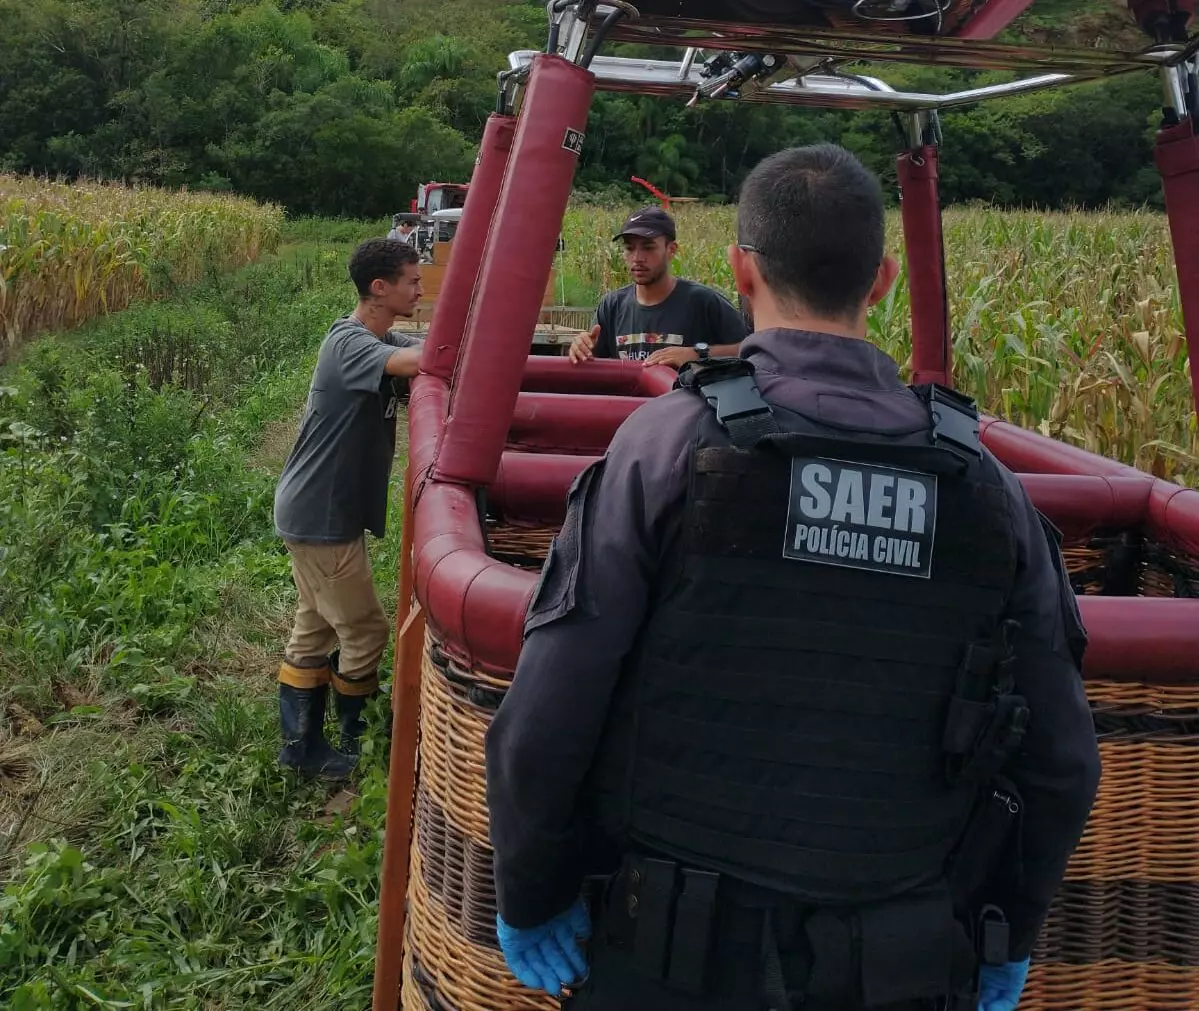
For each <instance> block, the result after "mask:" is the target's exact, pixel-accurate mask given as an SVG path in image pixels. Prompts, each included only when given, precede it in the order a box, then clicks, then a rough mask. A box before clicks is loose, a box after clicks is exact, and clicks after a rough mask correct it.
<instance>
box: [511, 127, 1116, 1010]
mask: <svg viewBox="0 0 1199 1011" xmlns="http://www.w3.org/2000/svg"><path fill="white" fill-rule="evenodd" d="M737 228H738V243H737V245H736V246H735V247H731V248H730V251H729V256H730V260H731V263H732V267H733V272H734V275H735V277H736V281H737V287H738V289H739V291H740V292H741V293H742V295H744V296H746V297H747V299H748V300H750V301H751V302H752V304H753V313H754V323H755V332H754V333H753V334H752V335H751V336H750V337H748V338H747V339H746V341H745V343H744V344H743V345H742V352H741V357H740V358H725V359H716V358H711V359H709V360H707V361H700V362H697V363H693V364H689V365H687V366H686V367H685V368H684V370H683V371H682V372H681V373H680V377H679V387H680V388H679V389H676V390H675V391H674V392H672V393H670V394H668V395H667V396H664V397H659V398H656V399H654V400H652V401H650V402H648V403H647V404H646V405H644V406H643V407H641V408H640V409H638V410H637V411H636V412H635V413H634V414H633V415H632V416H631V417H630V418H629V419H628V420H627V421H626V422H625V424H624V425H622V426H621V428H620V430H619V431H618V432H617V433H616V436H615V437H614V439H613V441H612V444H611V446H610V447H609V450H608V452H607V454H606V455H605V456H604V458H603V459H602V460H600V461H599V462H597V463H596V464H595V465H593V466H592V467H590V468H588V470H586V471H585V472H584V473H583V474H582V475H581V476H580V478H579V479H578V480H577V481H576V483H575V484H574V486H573V487H572V489H571V493H570V499H569V509H568V514H567V517H566V521H565V525H564V526H563V528H562V531H561V533H560V535H559V536H558V538H557V539H556V541H555V543H554V545H553V547H552V549H551V552H550V556H549V558H548V559H547V561H546V565H545V568H544V570H543V575H542V580H541V582H540V584H539V586H538V589H537V592H536V594H535V596H534V599H533V601H532V604H531V606H530V610H529V614H528V617H527V622H526V639H525V644H524V648H523V650H522V653H521V657H520V661H519V664H518V666H517V670H516V675H515V678H514V681H513V684H512V687H511V689H510V691H509V692H508V695H507V697H506V698H505V700H504V702H503V704H502V705H501V707H500V709H499V711H498V713H497V715H496V718H495V720H494V723H493V725H492V727H491V730H490V733H489V736H488V740H487V791H488V803H489V806H490V811H491V832H492V842H493V845H494V849H495V873H496V885H497V895H498V905H499V917H498V922H497V934H498V940H499V943H500V947H501V949H502V950H503V952H504V955H505V957H506V959H507V963H508V965H509V967H510V968H511V969H512V971H513V972H514V973H515V974H516V976H517V977H518V978H519V979H520V980H522V981H523V982H525V983H526V984H527V985H529V986H533V987H540V988H542V989H545V990H546V991H548V992H550V993H552V994H555V995H563V996H565V997H566V1000H565V1003H564V1007H566V1008H568V1009H571V1011H575V1009H578V1011H592V1009H601V1011H626V1009H638V1011H640V1009H642V1008H654V1009H656V1011H673V1009H679V1011H690V1009H719V1011H758V1009H764V1008H773V1009H776V1011H784V1009H793V1008H801V1007H802V1009H803V1011H834V1009H835V1011H847V1009H856V1008H870V1009H875V1011H882V1009H887V1011H900V1009H902V1011H918V1009H929V1011H932V1009H934V1008H945V1009H954V1011H967V1009H970V1011H973V1009H974V1008H976V1007H978V1008H981V1009H982V1011H1010V1009H1012V1008H1014V1007H1015V1006H1016V1003H1017V1001H1018V999H1019V995H1020V992H1021V989H1022V987H1023V985H1024V981H1025V975H1026V972H1027V969H1028V959H1029V955H1030V952H1031V950H1032V948H1033V945H1034V943H1035V940H1036V937H1037V933H1038V931H1039V929H1040V926H1041V923H1042V922H1043V920H1044V917H1045V915H1046V912H1047V910H1048V908H1049V905H1050V902H1051V899H1052V897H1053V895H1054V892H1055V891H1056V889H1057V888H1058V886H1059V884H1060V882H1061V880H1062V877H1063V875H1064V872H1065V867H1066V863H1067V861H1068V859H1069V857H1070V854H1071V853H1072V851H1073V850H1074V848H1075V847H1076V846H1077V844H1078V842H1079V840H1080V838H1081V836H1082V832H1083V829H1084V826H1085V823H1086V820H1087V817H1088V814H1089V812H1090V808H1091V805H1092V803H1093V801H1094V797H1095V792H1096V789H1097V783H1098V778H1099V757H1098V748H1097V743H1096V738H1095V731H1094V726H1093V723H1092V720H1091V716H1090V711H1089V708H1088V704H1087V701H1086V697H1085V695H1084V692H1083V685H1082V679H1081V676H1080V667H1081V662H1082V653H1083V650H1084V648H1085V642H1086V637H1085V633H1084V631H1083V629H1082V626H1081V622H1080V620H1079V615H1078V611H1077V606H1076V603H1075V600H1074V596H1073V594H1072V592H1071V590H1070V586H1069V583H1068V581H1067V578H1066V574H1065V572H1064V566H1063V563H1062V558H1061V553H1060V551H1059V548H1058V538H1057V532H1056V530H1055V529H1054V528H1053V527H1052V525H1051V524H1050V523H1049V522H1048V521H1047V520H1046V519H1045V518H1043V517H1042V516H1041V515H1040V514H1039V513H1038V512H1037V510H1036V509H1035V508H1034V507H1033V505H1032V504H1031V502H1030V501H1029V499H1028V497H1027V495H1026V493H1025V492H1024V490H1023V488H1022V487H1021V485H1020V483H1019V481H1018V480H1017V479H1016V477H1015V476H1014V475H1013V474H1012V473H1011V472H1010V471H1008V470H1006V469H1005V468H1004V467H1003V466H1002V465H1000V464H999V463H998V462H997V461H996V460H995V458H994V457H993V456H992V455H991V454H990V453H989V452H987V451H986V450H985V449H983V448H982V447H981V445H980V443H979V438H978V423H977V413H976V411H975V408H974V405H973V404H972V402H971V401H969V400H968V399H967V398H964V397H961V396H959V395H957V394H955V393H954V392H952V391H949V390H945V389H942V388H939V387H923V388H910V387H908V386H905V385H904V384H903V383H902V381H901V380H900V378H899V374H898V368H897V366H896V364H895V362H894V361H893V360H892V359H891V358H889V357H888V356H887V355H886V354H884V353H883V352H882V351H880V350H879V349H878V348H876V347H874V346H873V345H871V344H870V343H868V342H867V341H866V340H865V334H866V310H867V308H868V307H869V306H870V305H873V304H874V303H876V302H878V301H879V300H880V299H881V298H883V297H884V296H885V295H886V293H887V291H888V290H889V288H890V287H891V285H892V283H893V282H894V280H895V277H896V274H897V272H898V266H897V264H896V262H895V261H894V259H892V258H891V257H889V256H885V255H884V247H883V240H884V234H883V232H884V229H883V203H882V194H881V191H880V188H879V184H878V181H877V180H876V179H875V177H874V176H872V175H871V174H870V173H868V172H867V171H866V170H865V169H864V168H863V167H862V166H861V164H860V163H859V162H858V161H857V160H856V159H855V158H854V157H853V156H852V155H850V154H849V153H847V152H846V151H844V150H843V149H841V148H838V147H834V146H829V145H820V146H817V147H811V148H798V149H793V150H788V151H784V152H782V153H779V154H777V155H774V156H772V157H770V158H768V159H766V160H765V161H763V162H762V163H761V164H760V165H758V166H757V168H756V169H755V170H754V171H753V172H752V173H751V175H750V176H749V178H748V179H747V180H746V182H745V185H744V187H743V191H742V195H741V200H740V205H739V208H738V216H737Z"/></svg>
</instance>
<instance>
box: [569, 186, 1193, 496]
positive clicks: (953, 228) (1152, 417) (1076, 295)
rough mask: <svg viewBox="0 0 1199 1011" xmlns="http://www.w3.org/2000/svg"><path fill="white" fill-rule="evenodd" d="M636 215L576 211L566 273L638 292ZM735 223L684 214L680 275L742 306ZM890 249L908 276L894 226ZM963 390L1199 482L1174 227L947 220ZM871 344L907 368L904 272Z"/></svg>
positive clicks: (704, 212)
mask: <svg viewBox="0 0 1199 1011" xmlns="http://www.w3.org/2000/svg"><path fill="white" fill-rule="evenodd" d="M628 210H629V208H627V207H613V208H596V207H587V208H578V209H572V210H571V211H570V212H569V213H568V214H567V217H566V221H565V224H564V226H563V238H564V239H565V242H566V250H565V252H564V253H563V254H562V262H561V264H560V267H561V269H562V270H563V271H564V272H565V273H566V275H567V277H568V279H569V280H570V284H571V290H574V291H581V292H588V293H590V294H591V295H592V297H598V295H599V293H600V292H601V291H605V290H608V289H610V288H612V287H616V286H619V285H622V284H627V283H628V275H627V272H626V271H625V268H624V265H623V263H622V262H621V257H620V246H619V244H618V243H614V242H613V241H612V235H613V233H614V232H615V231H616V230H617V229H618V228H619V227H620V223H621V221H622V220H623V219H624V217H625V215H626V214H627V213H628ZM734 213H735V212H734V209H733V208H731V207H703V206H693V205H680V206H678V207H676V208H675V209H674V214H675V217H676V220H677V222H678V231H679V254H678V257H677V261H676V264H675V268H676V271H677V272H678V273H679V274H681V275H682V276H684V277H690V278H693V279H695V280H699V281H704V282H706V283H708V284H711V285H713V286H714V287H716V288H717V289H719V290H721V291H723V292H724V293H725V294H726V295H728V296H730V297H734V296H735V291H734V288H733V279H732V274H731V272H730V270H729V266H728V262H727V258H726V249H727V246H728V243H729V242H730V241H731V240H732V238H733V235H734ZM887 224H888V235H889V236H890V240H889V244H890V247H891V251H892V252H893V253H894V254H895V255H896V256H898V257H899V258H900V262H901V263H902V262H903V240H902V233H901V231H900V227H899V219H898V215H897V214H896V213H895V212H892V213H891V215H890V216H889V217H888V222H887ZM945 258H946V269H947V274H948V282H949V292H950V298H949V303H950V324H951V328H952V340H953V349H954V380H955V382H956V384H957V386H958V387H959V388H960V389H962V390H964V391H965V392H967V393H969V394H971V395H972V396H974V397H976V398H977V399H978V401H979V403H980V404H981V405H982V406H983V407H984V408H985V409H986V410H987V411H988V412H990V413H992V414H996V415H998V416H1000V417H1003V418H1005V419H1006V420H1008V421H1011V422H1013V423H1015V424H1019V425H1023V426H1025V427H1028V428H1033V429H1036V430H1037V431H1040V432H1042V433H1043V434H1045V435H1049V436H1052V437H1054V438H1058V439H1062V440H1064V441H1066V442H1070V443H1073V444H1075V445H1078V446H1082V447H1084V448H1086V449H1088V450H1091V451H1093V452H1096V453H1100V454H1102V455H1105V456H1110V457H1113V458H1116V459H1119V460H1122V461H1124V462H1125V463H1129V464H1132V465H1134V466H1137V467H1140V468H1142V469H1144V470H1147V471H1150V472H1152V473H1154V474H1156V475H1158V476H1160V477H1165V478H1168V479H1170V480H1175V481H1181V482H1183V483H1187V484H1199V437H1197V435H1196V420H1195V404H1194V402H1193V398H1192V395H1191V380H1190V364H1189V362H1188V360H1187V349H1186V340H1185V338H1184V337H1183V331H1182V310H1181V307H1180V305H1179V300H1178V281H1177V276H1176V274H1175V271H1174V261H1173V253H1172V250H1171V246H1170V236H1169V229H1168V227H1167V224H1166V220H1165V218H1164V217H1162V216H1161V215H1160V214H1156V213H1150V212H1121V213H1115V212H1103V213H1081V212H1079V213H1068V212H1061V213H1052V214H1043V213H1037V212H1032V211H1001V210H998V209H995V208H987V207H976V208H952V209H949V210H947V211H946V212H945ZM870 337H871V339H872V340H873V341H875V342H876V343H877V344H878V345H879V346H880V347H882V348H883V349H884V350H885V351H887V352H888V353H889V354H891V355H892V356H893V357H894V358H895V359H896V360H897V361H898V362H900V363H901V364H903V365H904V366H905V369H906V368H907V366H908V365H909V359H910V355H911V322H910V315H909V304H908V294H907V275H906V269H905V270H904V271H903V272H902V273H901V274H900V277H899V280H898V282H897V284H896V286H895V288H894V290H893V292H892V294H891V296H890V297H889V298H888V299H886V300H884V302H883V303H881V304H880V305H879V306H877V307H876V308H875V309H874V310H873V312H872V313H871V317H870Z"/></svg>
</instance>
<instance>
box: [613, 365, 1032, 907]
mask: <svg viewBox="0 0 1199 1011" xmlns="http://www.w3.org/2000/svg"><path fill="white" fill-rule="evenodd" d="M680 384H681V385H683V386H690V387H691V388H692V389H694V390H695V391H696V392H697V393H699V394H700V395H703V396H705V397H706V398H707V399H708V401H709V403H710V404H712V406H713V407H714V408H715V410H714V412H713V413H711V414H709V415H707V416H706V417H705V419H704V421H703V422H702V424H701V429H700V434H699V438H698V440H697V444H696V446H695V449H694V456H693V466H692V477H691V483H690V487H689V492H688V496H687V501H686V515H685V518H684V520H683V526H682V533H681V537H680V540H679V543H678V544H677V546H676V549H675V550H674V552H673V554H672V556H671V557H669V558H667V559H666V560H665V572H664V575H663V576H662V578H661V581H660V585H659V586H658V587H657V590H656V595H655V600H654V603H653V608H652V612H651V614H650V616H649V618H648V619H647V623H646V625H645V627H644V629H643V632H642V635H641V637H640V640H639V643H638V646H637V648H636V649H635V651H634V654H633V656H632V657H631V659H630V661H629V663H628V666H627V668H626V670H625V671H624V672H623V676H622V678H621V684H620V687H619V688H618V691H617V699H616V703H615V705H614V707H613V710H612V713H611V716H610V718H609V720H608V724H607V727H606V729H605V734H604V738H603V740H602V742H601V747H600V751H599V756H598V758H597V762H596V765H595V767H594V769H593V777H592V783H591V786H592V789H591V790H590V791H589V797H590V801H591V803H593V804H594V805H595V807H594V808H593V809H592V810H591V812H590V816H591V817H592V818H594V820H595V825H596V827H597V828H599V829H601V831H602V832H603V834H604V835H605V836H607V837H608V838H609V839H611V840H613V841H614V842H615V843H617V845H618V846H619V847H621V848H622V849H626V850H630V849H631V850H638V851H649V852H653V853H658V854H661V855H664V856H668V857H670V858H672V859H675V860H678V861H682V862H687V863H690V864H692V865H693V866H698V867H704V868H707V869H711V870H716V871H721V872H724V873H727V874H729V875H730V876H732V877H735V878H737V879H740V880H743V881H749V882H752V883H754V884H758V885H762V886H765V887H767V888H769V889H772V890H777V891H780V892H783V893H786V894H789V895H790V896H793V897H794V898H795V899H796V900H797V901H799V902H801V903H807V904H814V905H822V906H836V905H842V904H845V905H851V904H857V903H861V902H869V901H873V900H881V899H885V898H887V897H890V896H894V895H898V894H901V893H903V892H905V891H907V890H908V889H910V888H912V887H917V886H920V885H924V884H929V883H931V882H935V881H937V880H940V879H941V878H942V876H943V875H944V874H945V872H946V864H947V859H948V858H949V857H950V855H951V852H952V850H953V848H954V846H955V843H957V842H958V840H959V839H960V837H961V836H962V833H963V830H964V828H965V826H966V823H967V821H968V819H969V816H970V813H971V809H972V805H973V804H974V802H975V800H976V799H977V797H978V796H979V789H980V786H981V785H982V783H983V782H984V781H986V780H987V779H988V778H989V777H990V776H991V775H992V774H993V773H994V772H995V771H996V769H997V767H998V766H999V765H1000V764H1001V763H1002V762H1003V761H1004V760H1005V758H1006V756H1007V755H1008V754H1010V752H1011V750H1012V748H1013V747H1014V746H1015V745H1016V743H1017V742H1018V741H1019V739H1020V738H1021V737H1022V733H1023V726H1024V721H1025V719H1026V717H1027V710H1026V709H1024V708H1023V700H1021V699H1019V698H1018V697H1015V696H1014V695H1012V694H1011V691H1012V683H1011V675H1010V670H1009V669H1008V665H1007V661H1006V659H1005V633H1006V632H1007V631H1008V630H1009V629H1008V626H1006V625H1005V624H1004V623H1003V622H1002V621H1001V615H1002V613H1003V611H1004V608H1005V605H1006V603H1007V600H1008V597H1009V594H1010V591H1011V587H1012V584H1013V579H1014V573H1015V567H1016V546H1015V543H1014V537H1013V531H1012V522H1011V517H1010V515H1009V512H1008V506H1007V495H1006V493H1005V491H1004V489H1003V487H1002V484H1001V478H1000V474H999V471H998V469H997V467H996V465H995V464H994V463H993V462H992V461H991V460H990V459H989V458H988V457H986V456H985V455H984V454H983V453H982V451H981V449H980V447H979V442H978V424H977V414H976V413H975V412H974V411H973V406H972V404H971V403H970V402H969V401H967V400H964V399H963V398H960V397H959V396H958V395H957V394H954V393H952V392H951V391H947V390H944V389H941V388H937V387H932V388H925V389H918V390H916V392H917V394H918V395H920V396H921V397H922V399H924V400H925V402H926V404H928V405H929V411H930V426H929V430H926V431H920V432H918V433H914V434H911V435H906V436H901V437H882V436H873V437H870V438H866V437H864V436H858V435H855V434H854V433H852V432H846V431H837V430H834V429H831V428H827V427H823V426H821V425H818V424H816V423H815V422H813V421H812V420H810V419H807V418H805V417H803V416H801V415H798V414H795V413H793V412H789V411H785V410H783V409H780V408H778V407H774V408H768V407H766V405H765V402H764V401H762V399H761V397H760V395H759V394H758V393H757V390H756V387H755V386H754V385H753V380H752V366H750V365H749V364H748V363H746V362H744V361H742V360H740V359H724V360H720V361H717V362H713V363H710V364H709V365H708V366H707V367H706V368H703V369H698V370H697V369H688V370H685V371H684V373H683V374H682V375H681V376H680Z"/></svg>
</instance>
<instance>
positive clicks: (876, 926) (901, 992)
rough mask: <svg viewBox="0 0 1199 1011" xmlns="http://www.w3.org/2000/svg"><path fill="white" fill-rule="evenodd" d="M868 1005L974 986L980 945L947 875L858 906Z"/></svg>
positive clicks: (944, 994)
mask: <svg viewBox="0 0 1199 1011" xmlns="http://www.w3.org/2000/svg"><path fill="white" fill-rule="evenodd" d="M858 921H859V924H860V927H859V931H860V952H861V955H860V958H861V974H862V975H861V980H862V1006H863V1007H866V1008H871V1007H878V1006H879V1005H886V1004H892V1003H898V1002H900V1001H908V1000H918V999H931V998H938V997H949V996H951V995H955V994H959V993H961V992H962V991H963V990H969V989H971V988H972V987H973V981H974V975H975V970H976V959H975V955H974V945H973V944H972V943H971V940H970V934H969V932H968V931H967V929H966V927H965V925H963V924H962V923H960V922H959V921H958V919H957V917H956V916H955V915H954V911H953V899H952V896H951V894H950V890H949V882H948V881H946V880H944V879H941V880H939V881H937V882H936V883H935V884H933V885H930V886H927V887H925V888H920V889H915V890H913V891H911V892H908V893H907V894H905V895H903V896H902V897H900V898H896V899H893V900H891V901H888V902H880V903H875V904H874V905H871V906H865V907H863V908H861V909H859V910H858Z"/></svg>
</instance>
